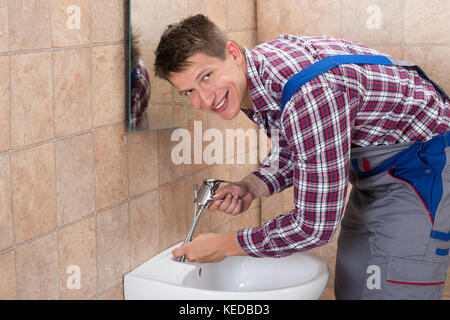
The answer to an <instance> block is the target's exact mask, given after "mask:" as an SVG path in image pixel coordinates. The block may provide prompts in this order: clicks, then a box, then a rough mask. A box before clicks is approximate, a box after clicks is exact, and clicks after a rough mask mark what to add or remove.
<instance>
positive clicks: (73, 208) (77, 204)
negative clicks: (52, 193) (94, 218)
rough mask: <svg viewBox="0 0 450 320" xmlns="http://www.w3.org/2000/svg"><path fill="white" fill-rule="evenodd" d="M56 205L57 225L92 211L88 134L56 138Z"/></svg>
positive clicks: (92, 179)
mask: <svg viewBox="0 0 450 320" xmlns="http://www.w3.org/2000/svg"><path fill="white" fill-rule="evenodd" d="M55 148H56V186H57V192H56V206H57V213H58V215H57V217H58V218H57V221H58V225H63V224H66V223H69V222H72V221H74V220H77V219H79V218H82V217H85V216H87V215H88V214H90V213H93V212H94V211H95V174H94V147H93V142H92V136H91V134H85V135H82V136H75V137H72V138H69V139H65V140H61V141H57V142H56V143H55Z"/></svg>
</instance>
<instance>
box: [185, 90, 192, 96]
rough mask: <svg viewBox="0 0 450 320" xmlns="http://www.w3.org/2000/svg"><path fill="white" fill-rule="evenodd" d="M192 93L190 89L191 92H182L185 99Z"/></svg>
mask: <svg viewBox="0 0 450 320" xmlns="http://www.w3.org/2000/svg"><path fill="white" fill-rule="evenodd" d="M191 93H192V89H191V90H187V91H185V92H184V95H185V96H186V97H187V96H188V95H190V94H191Z"/></svg>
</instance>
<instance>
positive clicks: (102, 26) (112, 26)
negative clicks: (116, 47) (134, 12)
mask: <svg viewBox="0 0 450 320" xmlns="http://www.w3.org/2000/svg"><path fill="white" fill-rule="evenodd" d="M124 3H125V1H124V0H94V1H91V6H92V9H91V10H92V11H91V12H92V17H93V19H92V42H94V43H99V42H112V41H121V40H123V39H124V35H125V34H124V33H125V30H124Z"/></svg>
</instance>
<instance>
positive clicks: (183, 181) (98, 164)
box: [0, 0, 260, 299]
mask: <svg viewBox="0 0 450 320" xmlns="http://www.w3.org/2000/svg"><path fill="white" fill-rule="evenodd" d="M146 2H148V3H151V5H150V6H149V8H150V10H151V12H158V14H159V16H158V17H157V18H156V19H148V16H147V20H148V23H149V25H148V28H149V29H150V30H152V31H153V33H152V37H153V38H152V39H150V40H151V43H152V47H151V50H148V51H146V54H147V55H148V56H150V59H152V57H151V56H152V54H153V51H154V48H155V44H156V43H157V39H158V37H159V34H160V33H161V31H162V30H163V29H164V27H165V26H166V25H167V24H169V23H170V22H171V21H177V20H179V19H180V18H181V17H184V16H187V15H189V14H195V13H198V12H203V13H206V14H208V15H209V16H210V17H211V18H212V19H213V20H214V21H216V22H217V23H218V24H219V26H220V27H222V28H223V29H224V30H226V32H227V34H228V35H229V36H230V38H232V39H236V40H238V41H240V42H241V43H242V44H243V45H244V46H252V45H253V44H254V43H255V42H256V6H255V1H254V0H248V1H231V0H230V1H222V0H216V1H209V0H208V1H198V0H171V1H166V0H164V1H162V0H161V1H157V0H152V1H146ZM72 5H75V6H77V7H78V8H80V18H81V20H80V28H79V29H69V28H67V24H66V23H67V20H68V19H69V16H70V12H69V13H68V11H67V9H68V7H69V6H72ZM126 5H127V4H126V1H125V0H62V1H61V0H20V1H18V0H9V1H8V0H0V299H122V298H123V280H122V279H123V275H124V274H125V273H127V272H128V271H130V270H132V269H133V268H135V267H136V266H138V265H139V264H141V263H143V262H144V261H146V260H147V259H149V258H150V257H152V256H153V255H155V254H156V253H158V252H159V251H161V250H163V249H165V248H167V247H169V246H171V245H173V244H175V243H177V242H179V241H182V240H183V239H184V237H185V235H186V232H187V229H188V225H189V224H190V222H191V219H192V216H193V205H192V200H193V189H192V184H193V183H199V184H200V183H201V182H202V180H203V179H204V178H209V177H217V178H227V179H234V180H237V179H240V178H242V176H244V175H245V174H246V173H247V172H248V171H250V169H251V166H248V165H205V164H199V165H174V164H173V163H172V161H171V158H170V154H171V149H172V146H173V144H174V143H172V142H171V141H170V137H171V134H172V132H173V130H175V129H166V130H160V131H152V132H141V133H137V134H130V135H128V134H127V128H126V122H125V110H124V105H125V90H124V82H125V81H124V72H125V69H124V65H125V64H124V52H125V38H124V34H125V30H124V22H125V15H124V10H125V8H126ZM155 8H159V10H155ZM217 8H221V9H220V10H217ZM151 76H152V81H153V80H154V81H153V82H152V85H153V88H152V93H153V95H152V102H155V104H157V103H160V102H164V101H166V99H169V98H170V99H174V101H175V102H178V103H179V104H180V105H184V104H186V101H185V100H184V99H181V98H180V97H178V96H177V95H176V94H175V92H174V90H172V88H171V87H170V86H169V85H168V83H165V82H163V81H157V80H155V79H153V73H151ZM174 108H177V106H176V104H175V106H174ZM180 109H181V111H182V112H184V109H183V108H178V109H177V110H178V111H180ZM189 119H190V120H189V125H188V128H189V129H190V130H191V132H192V131H193V121H194V119H195V120H201V121H202V126H203V130H206V129H208V128H211V127H218V128H220V129H222V130H223V129H225V128H228V127H230V128H238V127H243V128H249V127H250V126H251V122H250V120H248V119H247V118H246V117H245V116H244V115H240V116H239V118H238V120H237V121H236V122H234V123H233V124H232V125H231V124H227V123H224V122H223V121H221V120H220V119H216V118H214V117H212V116H210V115H205V114H199V113H198V112H197V111H195V110H193V109H192V108H189ZM233 218H234V217H233ZM259 222H260V216H259V203H256V204H255V205H254V206H253V209H252V210H251V211H250V212H249V213H248V214H245V215H242V216H241V217H237V218H234V219H232V218H230V217H228V216H225V215H221V214H219V213H208V212H205V213H203V215H202V219H201V222H200V226H199V231H202V232H205V231H216V232H222V231H228V230H233V229H238V228H240V227H245V226H256V225H258V224H259ZM73 265H76V266H78V267H79V268H80V271H81V288H80V289H70V286H68V285H67V281H68V280H70V279H69V276H70V275H71V272H72V271H70V269H69V271H68V267H70V266H73Z"/></svg>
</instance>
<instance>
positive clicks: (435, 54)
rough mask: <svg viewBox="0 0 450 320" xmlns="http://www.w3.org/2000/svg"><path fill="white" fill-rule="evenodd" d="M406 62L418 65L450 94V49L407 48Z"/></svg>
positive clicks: (405, 49)
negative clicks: (449, 58)
mask: <svg viewBox="0 0 450 320" xmlns="http://www.w3.org/2000/svg"><path fill="white" fill-rule="evenodd" d="M404 51H405V60H406V61H411V62H414V63H416V64H418V65H419V66H420V67H421V68H422V69H423V70H424V71H425V72H426V73H427V74H428V75H429V76H430V77H431V78H432V79H433V80H434V81H436V82H437V83H439V85H441V86H442V87H443V88H444V90H445V91H446V92H450V79H449V77H448V68H447V67H444V66H448V64H449V60H448V57H450V47H405V48H404Z"/></svg>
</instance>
